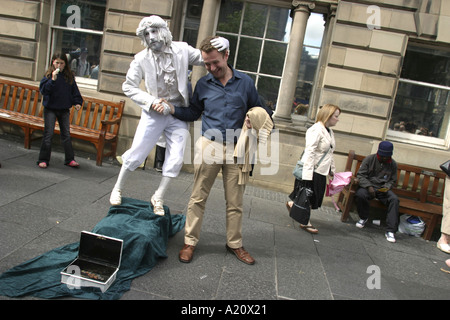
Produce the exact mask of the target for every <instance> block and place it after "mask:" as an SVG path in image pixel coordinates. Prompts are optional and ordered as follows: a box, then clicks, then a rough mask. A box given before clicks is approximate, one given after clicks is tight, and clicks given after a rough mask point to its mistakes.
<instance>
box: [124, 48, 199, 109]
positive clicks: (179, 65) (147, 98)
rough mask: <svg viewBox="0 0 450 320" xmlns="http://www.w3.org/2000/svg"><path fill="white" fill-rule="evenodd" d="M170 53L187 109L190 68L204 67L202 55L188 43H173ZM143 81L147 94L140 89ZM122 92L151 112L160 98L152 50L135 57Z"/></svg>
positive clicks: (145, 50) (144, 51) (146, 50)
mask: <svg viewBox="0 0 450 320" xmlns="http://www.w3.org/2000/svg"><path fill="white" fill-rule="evenodd" d="M170 51H171V52H172V55H173V57H174V59H173V66H174V68H175V69H176V74H177V81H178V90H179V91H180V93H181V95H182V96H183V99H184V103H185V105H184V106H186V107H187V106H189V92H188V82H189V79H188V67H189V65H203V59H202V55H201V52H200V50H199V49H195V48H193V47H191V46H190V45H188V44H187V43H186V42H176V41H172V44H171V46H170ZM142 79H144V82H145V88H146V90H147V92H145V91H143V90H142V89H140V88H139V86H140V83H141V80H142ZM122 90H123V92H124V93H125V95H126V96H127V97H129V98H130V99H131V100H132V101H133V102H135V103H136V104H137V105H139V106H140V107H141V108H142V109H144V110H146V111H149V108H150V106H151V105H152V103H153V101H154V100H155V99H158V98H159V97H158V86H157V80H156V65H155V61H154V59H153V57H152V53H151V52H150V50H148V49H144V50H142V51H141V52H139V53H137V54H136V55H135V56H134V60H133V61H132V62H131V64H130V68H129V69H128V72H127V76H126V80H125V82H124V83H123V85H122Z"/></svg>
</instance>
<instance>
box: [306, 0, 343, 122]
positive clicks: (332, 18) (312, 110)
mask: <svg viewBox="0 0 450 320" xmlns="http://www.w3.org/2000/svg"><path fill="white" fill-rule="evenodd" d="M336 10H337V5H330V7H329V8H328V14H327V15H326V17H325V30H324V32H323V38H322V44H321V47H320V59H319V63H318V65H317V70H316V75H315V77H314V85H313V90H312V92H311V99H310V101H309V108H308V120H307V122H306V127H307V128H309V127H310V126H311V125H313V124H314V122H315V121H316V115H317V111H318V108H319V103H320V93H321V91H322V87H323V77H324V73H325V69H326V67H327V61H328V55H329V52H330V46H331V35H332V33H333V28H334V25H335V23H336Z"/></svg>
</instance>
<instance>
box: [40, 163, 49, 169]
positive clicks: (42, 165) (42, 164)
mask: <svg viewBox="0 0 450 320" xmlns="http://www.w3.org/2000/svg"><path fill="white" fill-rule="evenodd" d="M38 166H39V168H42V169H47V164H46V163H45V162H39V164H38Z"/></svg>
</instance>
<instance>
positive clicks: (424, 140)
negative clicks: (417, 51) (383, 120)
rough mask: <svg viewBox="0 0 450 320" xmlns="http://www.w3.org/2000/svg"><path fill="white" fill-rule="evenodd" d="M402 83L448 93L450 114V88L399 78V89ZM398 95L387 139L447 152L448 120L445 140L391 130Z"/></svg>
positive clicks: (449, 126)
mask: <svg viewBox="0 0 450 320" xmlns="http://www.w3.org/2000/svg"><path fill="white" fill-rule="evenodd" d="M411 45H413V46H416V47H423V48H435V49H440V48H439V47H438V46H430V45H422V44H420V43H416V42H414V43H411ZM405 54H406V53H405ZM401 83H406V84H412V85H415V86H421V87H425V88H432V89H438V90H445V91H447V108H446V110H448V111H449V112H450V103H448V101H449V100H450V86H444V85H439V84H435V83H430V82H425V81H419V80H411V79H406V78H399V80H398V85H397V89H398V86H400V84H401ZM397 95H398V90H397V91H396V96H395V97H394V99H393V102H392V111H391V114H390V117H389V119H388V120H389V122H388V124H387V129H386V138H388V139H389V140H392V141H397V142H403V143H407V144H410V145H417V146H424V147H431V148H435V149H442V150H447V149H448V148H449V147H450V119H448V120H447V124H446V125H447V126H446V130H447V132H446V133H445V137H443V138H438V137H429V136H424V135H418V134H414V133H409V132H401V131H395V130H393V129H391V128H390V125H389V123H390V122H391V121H392V114H393V111H394V108H395V101H396V99H397ZM442 127H443V128H445V125H444V124H443V125H442Z"/></svg>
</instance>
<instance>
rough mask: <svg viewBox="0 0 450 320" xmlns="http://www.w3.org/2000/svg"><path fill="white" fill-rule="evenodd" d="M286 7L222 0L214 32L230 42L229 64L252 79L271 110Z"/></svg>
mask: <svg viewBox="0 0 450 320" xmlns="http://www.w3.org/2000/svg"><path fill="white" fill-rule="evenodd" d="M289 13H290V8H281V7H274V6H269V5H264V4H256V3H251V2H247V1H231V0H222V2H221V6H220V13H219V21H218V25H217V32H216V34H217V35H220V36H224V37H226V38H227V39H228V40H229V41H230V48H231V52H230V58H229V60H228V61H229V63H230V64H231V65H232V66H233V67H234V68H236V69H237V70H239V71H242V72H244V73H246V74H248V75H249V76H250V77H252V78H253V80H254V81H255V85H256V87H257V88H258V92H259V94H260V96H261V98H262V99H261V100H263V101H262V102H263V103H265V104H266V105H267V106H269V107H271V108H273V109H275V106H276V102H277V99H278V90H279V87H280V81H281V76H282V72H283V66H284V60H285V57H286V51H287V45H288V42H289V35H290V26H291V21H292V19H291V18H290V16H289Z"/></svg>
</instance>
